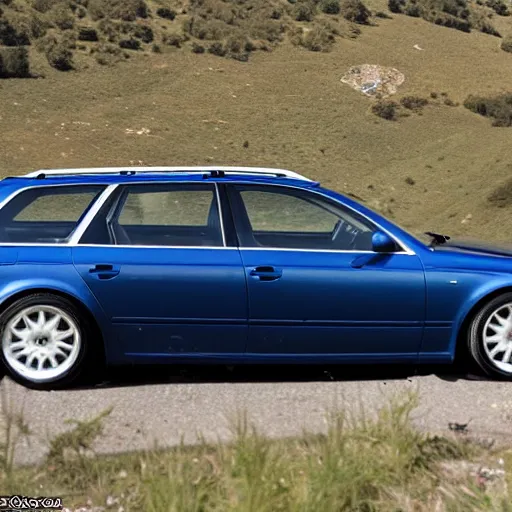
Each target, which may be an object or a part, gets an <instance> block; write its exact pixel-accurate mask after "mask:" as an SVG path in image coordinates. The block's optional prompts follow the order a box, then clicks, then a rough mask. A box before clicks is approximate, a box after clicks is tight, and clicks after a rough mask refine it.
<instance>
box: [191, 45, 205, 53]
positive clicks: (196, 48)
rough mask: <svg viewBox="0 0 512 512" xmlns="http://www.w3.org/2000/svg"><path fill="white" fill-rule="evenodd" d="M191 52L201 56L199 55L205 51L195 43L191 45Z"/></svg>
mask: <svg viewBox="0 0 512 512" xmlns="http://www.w3.org/2000/svg"><path fill="white" fill-rule="evenodd" d="M192 51H193V52H194V53H197V54H201V53H204V52H205V51H206V50H205V48H204V46H203V45H201V44H197V43H192Z"/></svg>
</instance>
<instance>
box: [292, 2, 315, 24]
mask: <svg viewBox="0 0 512 512" xmlns="http://www.w3.org/2000/svg"><path fill="white" fill-rule="evenodd" d="M315 11H316V6H315V5H314V4H312V3H310V2H297V3H296V4H295V6H294V8H293V18H294V19H295V21H313V19H314V17H315V14H316V12H315Z"/></svg>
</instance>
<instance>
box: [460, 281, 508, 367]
mask: <svg viewBox="0 0 512 512" xmlns="http://www.w3.org/2000/svg"><path fill="white" fill-rule="evenodd" d="M505 293H512V284H509V285H505V286H501V287H499V288H495V289H494V290H490V291H487V293H485V294H484V295H483V296H479V297H478V298H477V300H476V301H475V302H473V304H472V305H471V306H470V308H469V309H468V310H467V311H466V312H465V313H464V314H463V316H462V318H461V320H460V321H459V323H458V328H457V330H456V332H455V340H454V341H455V350H454V356H455V357H456V358H457V357H461V356H463V355H464V354H465V352H467V351H466V350H465V348H466V347H465V343H466V336H467V334H468V330H469V326H470V325H471V322H472V321H473V319H474V318H475V316H476V315H477V314H478V311H480V310H481V309H482V308H483V307H484V306H485V305H486V304H488V303H489V302H491V301H492V300H494V299H495V298H496V297H499V296H500V295H503V294H505Z"/></svg>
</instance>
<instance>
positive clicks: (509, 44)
mask: <svg viewBox="0 0 512 512" xmlns="http://www.w3.org/2000/svg"><path fill="white" fill-rule="evenodd" d="M501 49H502V50H503V51H505V52H509V53H512V35H509V36H507V37H505V38H504V39H503V41H502V42H501Z"/></svg>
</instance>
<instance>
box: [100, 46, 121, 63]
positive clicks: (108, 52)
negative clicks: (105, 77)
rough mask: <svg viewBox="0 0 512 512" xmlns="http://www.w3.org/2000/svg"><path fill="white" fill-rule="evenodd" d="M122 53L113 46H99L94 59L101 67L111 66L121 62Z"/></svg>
mask: <svg viewBox="0 0 512 512" xmlns="http://www.w3.org/2000/svg"><path fill="white" fill-rule="evenodd" d="M121 57H122V51H121V49H120V48H119V47H118V46H116V45H114V44H109V43H107V44H101V45H99V46H98V48H97V51H96V52H95V59H96V62H97V63H98V64H101V65H102V66H111V65H113V64H115V63H117V62H119V61H120V60H121Z"/></svg>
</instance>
